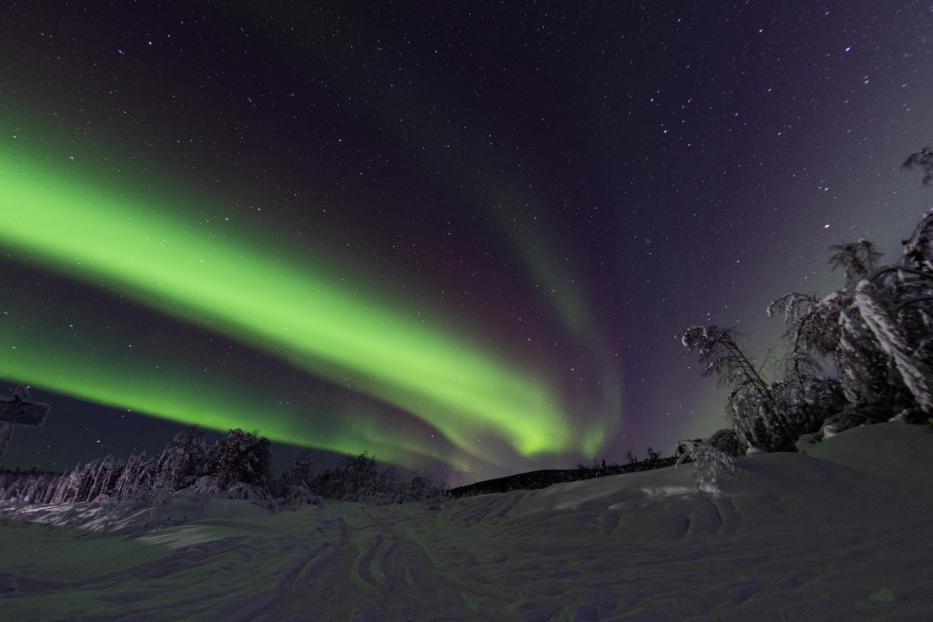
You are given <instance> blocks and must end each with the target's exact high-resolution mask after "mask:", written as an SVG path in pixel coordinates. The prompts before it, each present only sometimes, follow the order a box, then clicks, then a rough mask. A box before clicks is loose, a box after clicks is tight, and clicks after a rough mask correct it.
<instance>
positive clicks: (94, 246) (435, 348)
mask: <svg viewBox="0 0 933 622" xmlns="http://www.w3.org/2000/svg"><path fill="white" fill-rule="evenodd" d="M159 205H160V203H159V202H157V201H155V200H152V201H146V200H141V199H139V198H138V197H134V196H132V194H131V193H127V192H122V193H121V192H120V191H118V190H117V189H114V188H108V187H103V186H101V185H100V184H96V183H93V182H90V181H88V180H86V179H82V178H78V176H76V175H74V174H69V173H67V172H64V171H61V170H55V168H53V167H48V166H47V165H42V164H39V163H38V162H35V161H30V160H29V159H27V158H26V157H25V156H24V154H23V153H21V152H19V151H13V150H11V149H10V148H9V147H8V146H2V147H0V245H2V246H5V247H7V248H9V249H10V250H12V251H15V252H17V253H18V254H19V256H20V258H21V259H24V260H27V261H30V262H34V263H37V264H39V265H41V266H43V267H45V268H47V269H52V270H56V271H59V272H63V273H65V274H67V275H69V276H71V277H74V278H79V279H82V280H84V281H86V282H88V283H90V284H92V285H95V286H99V287H101V286H102V287H104V288H106V289H108V290H111V291H115V292H118V293H120V294H124V295H127V296H129V297H132V298H134V299H136V300H138V301H140V302H142V303H144V304H147V305H149V306H152V307H155V308H158V309H160V310H161V311H163V312H165V313H168V314H170V315H173V316H176V317H179V318H182V319H185V320H187V321H191V322H194V323H196V324H199V325H202V326H206V327H209V328H211V329H213V330H216V331H219V332H222V333H225V334H228V335H230V336H232V337H234V338H236V339H238V340H240V341H243V342H245V343H249V344H251V345H254V346H257V347H260V348H264V349H266V350H270V351H272V352H274V353H275V354H276V355H278V356H281V357H284V358H285V359H287V360H289V361H291V362H293V363H295V364H297V365H299V366H300V367H302V368H303V369H306V370H308V371H310V372H312V373H314V374H316V375H318V376H321V377H323V378H326V379H328V380H330V381H332V382H335V383H339V384H345V385H351V386H355V387H358V388H360V389H361V390H363V391H365V392H366V393H369V394H371V395H373V396H375V397H377V398H379V399H381V400H383V401H385V402H387V403H390V404H393V405H395V406H397V407H399V408H402V409H404V410H406V411H408V412H410V413H412V414H414V415H416V416H418V417H419V418H422V419H423V420H425V421H427V422H428V423H430V424H431V425H433V426H434V427H436V428H437V429H438V430H439V431H441V432H442V433H443V434H444V435H445V436H446V437H447V438H448V439H449V440H450V441H451V442H453V443H454V444H456V445H457V446H459V447H460V448H462V449H463V450H464V451H467V452H468V453H473V454H476V455H481V454H482V451H483V448H482V447H477V444H476V443H475V442H474V441H475V440H476V439H477V437H478V436H481V435H485V434H490V433H493V434H497V435H500V436H501V437H502V438H503V439H504V440H505V441H506V442H507V443H509V444H510V446H511V447H513V448H514V449H515V451H517V452H518V453H519V454H521V455H522V456H525V457H529V456H533V455H537V454H541V453H545V452H562V451H567V450H572V449H574V448H575V445H576V443H577V442H579V439H578V438H576V436H577V435H576V434H575V432H574V431H573V430H572V429H571V426H570V424H569V422H568V421H567V420H566V419H565V418H564V417H563V416H562V415H561V411H560V406H559V402H558V399H557V398H556V396H555V395H554V394H553V392H552V391H551V390H550V389H549V387H548V386H547V384H545V383H542V382H538V381H536V380H535V379H533V378H531V377H530V376H528V375H525V374H522V373H520V372H519V371H517V370H516V369H515V368H514V367H511V366H509V365H507V364H505V363H504V362H502V361H500V360H497V358H496V357H494V356H492V355H488V354H485V353H483V352H481V351H479V350H478V349H477V348H476V347H475V346H473V345H471V344H469V343H468V342H467V339H465V338H462V337H458V336H457V335H456V333H455V332H454V331H453V330H447V331H444V330H442V329H440V328H439V327H435V328H434V329H433V330H432V329H431V328H429V327H427V326H425V325H424V324H423V323H422V322H421V321H420V319H417V318H413V317H411V316H410V315H407V314H405V313H404V312H402V311H399V310H398V309H392V308H390V307H389V306H388V305H387V304H386V301H385V300H381V299H378V298H377V297H374V296H372V295H366V294H364V293H360V292H355V291H352V289H351V288H349V287H347V286H346V285H345V284H341V283H335V282H330V281H329V280H328V279H327V278H326V277H325V276H324V275H322V274H318V273H316V272H315V271H314V269H313V268H312V267H308V266H302V265H301V264H298V263H296V262H294V261H292V262H289V261H286V260H284V259H283V258H282V257H276V256H273V255H272V254H271V253H270V252H268V251H264V250H262V249H260V248H256V247H255V245H253V246H252V247H251V245H250V244H249V243H248V242H247V241H246V240H243V239H240V240H237V239H233V238H227V239H219V236H217V235H216V234H211V233H210V232H207V231H202V230H199V228H198V226H197V224H196V223H195V222H192V221H191V220H190V219H186V218H185V217H183V216H182V215H181V214H182V213H183V211H182V210H181V209H178V210H174V211H173V212H169V211H167V210H166V209H165V208H164V207H162V209H161V211H160V210H159V208H158V207H157V206H159ZM75 364H78V362H75ZM15 365H16V359H14V360H9V361H4V368H7V369H5V370H4V371H6V372H10V371H15ZM11 366H12V368H13V369H9V368H10V367H11ZM37 371H38V370H37ZM10 375H13V376H17V377H20V378H22V376H23V375H21V374H20V375H17V374H10ZM28 380H30V381H31V382H34V383H35V384H37V385H41V384H43V378H42V377H31V378H28ZM86 381H87V382H88V383H89V384H88V385H87V387H93V386H95V382H96V381H95V380H94V379H93V378H88V379H86ZM53 388H54V387H53ZM79 391H80V394H81V395H83V396H84V397H88V398H90V399H95V400H99V401H105V402H107V403H120V404H125V405H127V406H130V407H132V404H126V401H125V400H121V401H117V400H115V398H114V397H113V396H111V395H99V396H97V397H95V396H94V395H91V394H90V393H95V391H92V390H91V389H90V388H85V389H83V390H82V389H81V388H80V387H78V386H71V387H70V388H69V392H79ZM102 393H105V392H103V391H102ZM76 394H77V393H76ZM102 398H104V399H102ZM139 409H140V410H146V411H148V412H154V411H159V412H160V413H161V412H163V410H164V408H163V407H161V406H159V405H158V404H156V403H153V404H149V405H147V406H146V407H145V408H139ZM173 412H177V413H179V414H178V416H179V417H182V416H185V417H187V416H188V415H189V414H190V416H191V419H189V420H192V419H193V420H194V421H193V422H197V423H204V424H205V425H211V424H210V422H204V421H201V419H200V416H201V414H202V413H198V414H195V413H184V412H183V409H175V410H174V411H173ZM223 425H228V423H227V422H224V423H223Z"/></svg>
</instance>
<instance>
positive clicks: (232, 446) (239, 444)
mask: <svg viewBox="0 0 933 622" xmlns="http://www.w3.org/2000/svg"><path fill="white" fill-rule="evenodd" d="M210 456H211V464H212V467H213V468H212V474H213V475H216V476H217V477H219V479H220V483H221V485H222V486H223V487H228V486H230V485H232V484H235V483H237V482H239V483H243V484H251V485H254V486H260V487H265V486H268V485H269V483H270V480H271V470H270V461H271V456H270V454H269V439H267V438H263V437H261V436H259V435H258V433H252V432H244V431H243V430H241V429H239V428H236V429H233V430H230V431H229V432H227V434H226V436H224V437H223V438H222V439H221V440H219V441H217V443H216V444H215V445H214V447H213V448H212V449H211V452H210Z"/></svg>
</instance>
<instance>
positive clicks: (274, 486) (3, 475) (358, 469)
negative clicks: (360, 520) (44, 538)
mask: <svg viewBox="0 0 933 622" xmlns="http://www.w3.org/2000/svg"><path fill="white" fill-rule="evenodd" d="M270 458H271V456H270V452H269V441H268V439H266V438H263V437H261V436H259V435H258V434H257V433H249V432H244V431H243V430H240V429H234V430H230V431H229V432H228V433H227V434H226V435H225V436H224V437H223V438H221V439H220V440H218V441H216V442H215V443H213V444H208V442H207V441H206V440H205V438H204V435H203V433H202V432H201V431H199V430H197V429H192V430H191V431H188V432H182V433H180V434H177V435H175V437H174V438H172V440H171V441H170V442H169V443H168V445H166V447H165V449H163V451H162V453H161V454H160V455H159V457H158V458H157V459H155V458H152V457H150V456H148V455H147V454H146V453H145V452H143V453H141V454H133V455H131V456H130V457H129V458H128V459H127V460H125V461H122V460H118V459H116V458H114V457H113V456H106V457H104V458H101V459H99V460H94V461H92V462H88V463H86V464H79V465H77V466H75V467H74V468H73V469H71V470H70V471H67V472H65V473H50V472H43V471H35V470H33V471H20V470H16V471H3V472H0V501H18V502H24V503H39V504H60V503H81V502H91V503H107V502H111V501H112V502H125V501H136V502H139V503H144V502H145V500H146V499H148V498H151V497H154V496H157V495H166V494H204V495H213V496H222V497H227V498H236V499H246V500H250V501H254V502H258V503H261V504H263V505H265V506H267V507H270V508H276V507H282V506H289V505H301V504H307V503H311V504H313V503H318V502H319V501H320V500H321V499H335V500H343V501H361V502H366V503H375V504H384V503H403V502H408V501H427V500H432V499H440V498H443V497H444V495H445V494H446V491H445V489H444V488H442V487H440V486H437V485H435V484H434V483H433V482H432V481H431V480H430V478H428V477H427V476H425V475H415V476H414V477H412V478H410V479H407V480H406V479H404V478H402V477H401V476H400V475H399V474H398V473H397V472H396V470H395V469H394V468H391V467H384V466H382V465H379V464H378V463H377V462H376V460H375V459H374V458H372V457H370V456H368V455H366V453H365V452H364V453H363V454H362V455H360V456H355V457H346V458H344V459H343V460H342V461H341V462H340V463H339V464H338V465H337V466H336V467H334V468H332V469H328V470H325V471H323V472H321V473H318V474H315V473H314V472H313V469H312V466H313V465H312V461H311V458H310V456H309V454H308V453H307V452H305V453H303V454H302V455H301V456H299V457H298V459H297V460H296V461H295V464H294V465H293V466H292V467H291V468H290V469H289V470H287V471H286V472H284V473H281V474H280V475H279V476H278V477H273V475H272V471H271V469H270Z"/></svg>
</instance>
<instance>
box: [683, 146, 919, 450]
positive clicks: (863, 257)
mask: <svg viewBox="0 0 933 622" xmlns="http://www.w3.org/2000/svg"><path fill="white" fill-rule="evenodd" d="M904 166H905V168H920V169H921V170H922V171H923V173H924V184H930V183H931V182H933V150H931V149H930V148H927V149H924V150H923V151H920V152H918V153H915V154H913V155H912V156H910V158H908V159H907V161H906V162H905V163H904ZM831 250H832V251H833V254H832V256H831V259H830V266H831V267H832V268H833V269H840V270H842V272H843V274H844V282H843V284H842V286H841V287H840V288H839V289H837V290H836V291H834V292H831V293H829V294H828V295H824V296H818V295H816V294H811V293H799V292H792V293H789V294H785V295H783V296H781V297H779V298H777V299H776V300H774V301H773V302H772V303H771V304H770V305H769V307H768V310H767V311H768V315H769V316H771V315H779V316H781V317H782V318H783V319H784V322H785V323H786V331H785V333H784V351H785V353H786V354H785V356H784V359H783V360H782V361H781V365H780V366H779V368H778V369H777V370H776V373H775V374H774V375H776V376H777V377H778V380H776V381H768V380H766V379H765V374H764V373H763V371H762V370H761V369H760V368H759V367H758V366H757V365H756V363H755V362H754V361H753V359H752V357H751V356H749V355H748V354H747V353H746V351H745V350H744V349H743V348H742V347H741V346H740V344H739V342H738V339H737V335H736V332H735V330H734V329H732V328H722V327H719V326H691V327H690V328H688V329H687V330H686V331H684V333H682V334H681V335H679V336H678V337H679V338H680V339H681V341H682V342H683V345H684V346H685V347H686V348H687V350H688V351H690V352H692V353H693V354H695V355H696V356H697V358H698V359H699V362H700V363H701V365H702V366H703V370H702V371H703V374H704V375H708V376H716V377H717V378H718V379H719V381H720V383H721V384H723V385H725V386H726V387H727V388H728V389H729V395H728V398H727V413H728V419H729V422H730V424H731V425H730V429H729V430H724V431H722V432H720V433H719V434H720V438H719V439H718V440H720V441H723V442H726V441H728V442H727V444H728V446H729V449H728V450H726V449H724V450H725V451H726V452H727V453H730V454H733V455H740V454H744V453H747V452H756V451H765V452H769V451H795V447H796V443H797V441H798V440H799V439H800V437H802V436H804V435H808V434H809V435H813V438H814V440H815V439H818V438H824V437H828V436H831V435H833V434H836V433H838V432H840V431H842V430H845V429H848V428H851V427H854V426H858V425H863V424H871V423H879V422H884V421H889V420H899V421H905V422H908V423H926V422H928V421H929V422H933V420H931V417H933V213H931V214H929V215H927V216H926V217H925V218H923V219H922V220H921V221H920V223H919V224H918V225H917V226H916V228H915V229H914V231H913V234H912V235H911V236H910V238H909V239H908V240H906V241H904V243H903V251H902V254H901V257H900V259H899V261H898V262H897V263H894V264H891V265H884V266H882V265H878V260H879V259H880V258H881V254H880V253H879V252H878V251H877V250H876V249H875V246H874V245H873V244H872V243H871V242H869V241H867V240H857V241H855V242H850V243H847V244H837V245H834V246H832V247H831Z"/></svg>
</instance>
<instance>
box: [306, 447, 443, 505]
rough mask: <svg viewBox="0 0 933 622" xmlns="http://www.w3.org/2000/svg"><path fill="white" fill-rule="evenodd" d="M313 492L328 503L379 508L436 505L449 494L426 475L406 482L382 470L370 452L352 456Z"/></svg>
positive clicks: (387, 469)
mask: <svg viewBox="0 0 933 622" xmlns="http://www.w3.org/2000/svg"><path fill="white" fill-rule="evenodd" d="M311 490H312V491H313V492H314V493H315V494H317V495H320V496H321V497H324V498H325V499H336V500H339V501H358V502H362V503H372V504H377V505H379V504H390V503H405V502H410V501H427V502H430V503H436V502H437V498H444V497H446V491H445V490H444V489H443V488H441V487H438V486H436V485H434V484H433V483H432V482H431V481H430V479H429V478H428V477H427V476H426V475H415V476H414V477H413V478H412V479H411V480H410V481H408V482H404V481H402V480H401V479H400V478H399V476H398V473H397V472H396V470H395V469H394V468H392V467H383V466H380V465H379V464H378V463H377V462H376V459H375V458H372V457H370V456H369V455H367V454H366V452H363V453H362V454H360V455H359V456H348V457H346V458H344V459H343V460H342V461H341V462H340V463H339V464H338V465H337V466H336V467H335V468H333V469H329V470H327V471H324V472H323V473H321V474H320V475H318V476H317V477H316V478H314V481H313V482H312V485H311Z"/></svg>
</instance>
